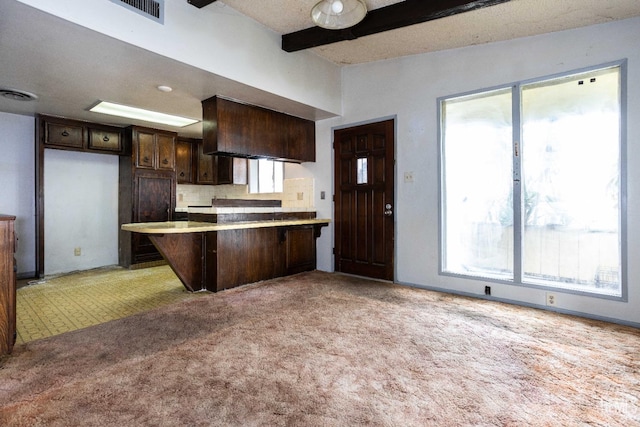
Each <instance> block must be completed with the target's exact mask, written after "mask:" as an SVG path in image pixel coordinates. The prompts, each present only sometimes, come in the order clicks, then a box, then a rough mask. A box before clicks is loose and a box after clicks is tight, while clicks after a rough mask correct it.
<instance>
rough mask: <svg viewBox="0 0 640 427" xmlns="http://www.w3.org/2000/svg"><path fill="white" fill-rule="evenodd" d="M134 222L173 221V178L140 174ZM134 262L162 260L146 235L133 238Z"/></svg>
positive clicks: (135, 193) (135, 191)
mask: <svg viewBox="0 0 640 427" xmlns="http://www.w3.org/2000/svg"><path fill="white" fill-rule="evenodd" d="M133 191H134V197H135V199H134V210H133V222H162V221H171V220H172V219H173V214H172V212H173V209H172V203H171V200H172V199H173V198H174V193H175V180H174V179H173V177H172V176H169V175H161V174H156V173H140V174H137V175H136V177H135V179H134V186H133ZM132 243H133V247H132V254H133V256H132V262H133V263H134V264H136V263H140V262H148V261H155V260H160V259H162V256H161V255H160V254H159V253H158V251H157V250H156V248H155V246H153V243H151V240H149V238H148V237H147V236H146V235H143V234H137V233H136V234H135V235H134V236H133V242H132Z"/></svg>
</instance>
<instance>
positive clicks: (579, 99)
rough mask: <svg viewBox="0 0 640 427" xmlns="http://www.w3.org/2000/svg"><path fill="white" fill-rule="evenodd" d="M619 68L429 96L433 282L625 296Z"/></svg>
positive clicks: (622, 65) (622, 66)
mask: <svg viewBox="0 0 640 427" xmlns="http://www.w3.org/2000/svg"><path fill="white" fill-rule="evenodd" d="M625 67H626V62H625V61H622V62H619V63H616V64H610V65H607V66H602V67H599V68H596V69H590V70H586V71H581V72H574V73H570V74H566V75H562V76H556V77H552V78H544V79H538V80H536V81H530V82H523V83H518V84H514V85H512V86H509V87H504V88H497V89H493V90H487V91H482V92H477V93H473V94H468V95H463V96H454V97H446V98H442V99H440V100H439V106H440V167H441V176H440V191H441V192H440V194H441V216H440V218H441V219H440V222H441V227H440V233H441V236H440V237H441V272H442V273H443V274H450V275H457V276H467V277H475V278H482V279H489V280H496V281H505V282H508V283H515V284H519V285H525V286H538V287H544V288H553V289H563V290H566V291H568V292H575V293H586V294H590V295H598V296H603V297H610V298H622V299H624V298H626V287H625V286H626V285H625V282H626V280H625V278H626V270H625V260H626V238H625V225H626V211H625V204H624V200H625V182H626V181H625V161H624V147H625V145H624V138H623V135H624V115H623V113H624V108H623V106H624V99H625V90H624V87H625V78H624V77H625V75H626V74H625Z"/></svg>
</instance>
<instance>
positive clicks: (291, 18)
mask: <svg viewBox="0 0 640 427" xmlns="http://www.w3.org/2000/svg"><path fill="white" fill-rule="evenodd" d="M317 1H318V0H260V1H259V2H256V1H255V0H223V1H222V3H224V4H226V5H227V6H228V7H231V8H233V9H236V10H237V11H239V12H240V13H242V14H244V15H247V16H249V17H251V18H253V19H254V20H256V21H258V22H260V23H261V24H263V25H265V26H266V27H268V28H271V29H272V30H273V31H275V32H276V33H279V34H287V33H291V32H294V31H298V30H302V29H305V28H309V27H312V26H313V22H311V17H310V11H311V8H312V7H313V5H314V4H315V3H316V2H317ZM425 1H427V0H425ZM393 3H399V1H398V0H366V4H367V7H368V8H369V10H373V9H378V8H380V7H384V6H388V5H390V4H393ZM634 16H640V0H511V1H509V2H507V3H502V4H499V5H496V6H491V7H487V8H484V9H479V10H475V11H472V12H467V13H463V14H459V15H456V16H451V17H447V18H442V19H438V20H435V21H429V22H425V23H422V24H416V25H412V26H409V27H405V28H401V29H397V30H392V31H387V32H384V33H379V34H374V35H371V36H367V37H362V38H360V39H356V40H349V41H343V42H339V43H334V44H330V45H326V46H321V47H317V48H313V49H312V51H313V52H315V53H316V54H318V55H320V56H322V57H324V58H326V59H328V60H330V61H332V62H335V63H337V64H359V63H364V62H371V61H379V60H384V59H389V58H396V57H400V56H406V55H415V54H419V53H426V52H433V51H438V50H444V49H452V48H459V47H464V46H470V45H477V44H483V43H490V42H495V41H503V40H509V39H514V38H518V37H527V36H533V35H537V34H544V33H550V32H554V31H561V30H566V29H570V28H577V27H583V26H587V25H593V24H599V23H604V22H609V21H614V20H618V19H625V18H631V17H634Z"/></svg>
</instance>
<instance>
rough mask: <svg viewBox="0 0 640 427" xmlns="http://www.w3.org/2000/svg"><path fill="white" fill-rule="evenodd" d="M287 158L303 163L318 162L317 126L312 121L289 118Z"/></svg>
mask: <svg viewBox="0 0 640 427" xmlns="http://www.w3.org/2000/svg"><path fill="white" fill-rule="evenodd" d="M287 157H288V158H291V159H296V160H300V161H302V162H315V161H316V124H315V122H313V121H312V120H305V119H300V118H298V117H292V116H289V119H288V126H287Z"/></svg>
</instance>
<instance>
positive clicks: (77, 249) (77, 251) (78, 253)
mask: <svg viewBox="0 0 640 427" xmlns="http://www.w3.org/2000/svg"><path fill="white" fill-rule="evenodd" d="M73 255H74V256H80V255H82V249H81V248H75V249H74V250H73Z"/></svg>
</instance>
